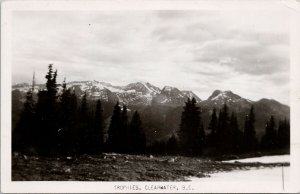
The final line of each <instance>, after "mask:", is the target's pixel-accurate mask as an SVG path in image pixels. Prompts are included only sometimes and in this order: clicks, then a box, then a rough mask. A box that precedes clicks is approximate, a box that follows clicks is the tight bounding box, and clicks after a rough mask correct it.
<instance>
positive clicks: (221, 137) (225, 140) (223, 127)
mask: <svg viewBox="0 0 300 194" xmlns="http://www.w3.org/2000/svg"><path fill="white" fill-rule="evenodd" d="M228 112H229V111H228V106H227V104H226V103H225V104H224V106H223V108H222V109H221V111H220V113H219V121H218V130H217V142H218V144H217V146H218V147H219V150H220V151H229V149H230V148H229V147H230V129H229V113H228Z"/></svg>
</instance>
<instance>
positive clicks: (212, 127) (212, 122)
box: [208, 108, 218, 147]
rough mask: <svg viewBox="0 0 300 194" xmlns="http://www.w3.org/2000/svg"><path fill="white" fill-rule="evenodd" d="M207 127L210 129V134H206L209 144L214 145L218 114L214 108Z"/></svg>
mask: <svg viewBox="0 0 300 194" xmlns="http://www.w3.org/2000/svg"><path fill="white" fill-rule="evenodd" d="M208 129H209V130H210V134H209V136H208V141H209V145H210V146H212V147H216V145H217V130H218V116H217V110H216V108H214V109H213V112H212V115H211V119H210V122H209V126H208Z"/></svg>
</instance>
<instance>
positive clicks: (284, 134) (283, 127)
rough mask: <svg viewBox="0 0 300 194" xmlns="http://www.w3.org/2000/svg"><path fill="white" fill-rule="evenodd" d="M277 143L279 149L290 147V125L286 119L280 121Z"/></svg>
mask: <svg viewBox="0 0 300 194" xmlns="http://www.w3.org/2000/svg"><path fill="white" fill-rule="evenodd" d="M277 143H278V147H279V148H289V147H290V123H289V121H288V120H287V119H286V118H285V119H284V120H282V121H279V124H278V134H277Z"/></svg>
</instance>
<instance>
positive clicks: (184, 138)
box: [179, 98, 205, 155]
mask: <svg viewBox="0 0 300 194" xmlns="http://www.w3.org/2000/svg"><path fill="white" fill-rule="evenodd" d="M196 103H197V102H196V99H195V98H192V100H190V99H188V101H187V102H186V103H185V107H184V110H183V112H182V114H181V123H180V131H179V139H180V145H181V148H182V151H183V152H184V153H186V154H190V155H191V154H192V155H195V154H199V153H200V152H201V151H202V147H203V145H204V138H205V133H204V129H203V125H202V122H201V111H200V110H199V107H197V106H196Z"/></svg>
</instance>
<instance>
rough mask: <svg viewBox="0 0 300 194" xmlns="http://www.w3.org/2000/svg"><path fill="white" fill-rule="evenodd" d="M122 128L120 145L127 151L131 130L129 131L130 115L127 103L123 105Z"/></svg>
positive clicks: (122, 149) (123, 150)
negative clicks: (128, 114)
mask: <svg viewBox="0 0 300 194" xmlns="http://www.w3.org/2000/svg"><path fill="white" fill-rule="evenodd" d="M121 125H122V127H121V129H120V145H121V151H122V152H127V151H128V149H129V148H128V143H129V136H130V134H129V131H128V116H127V107H126V105H124V106H123V108H122V112H121Z"/></svg>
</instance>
